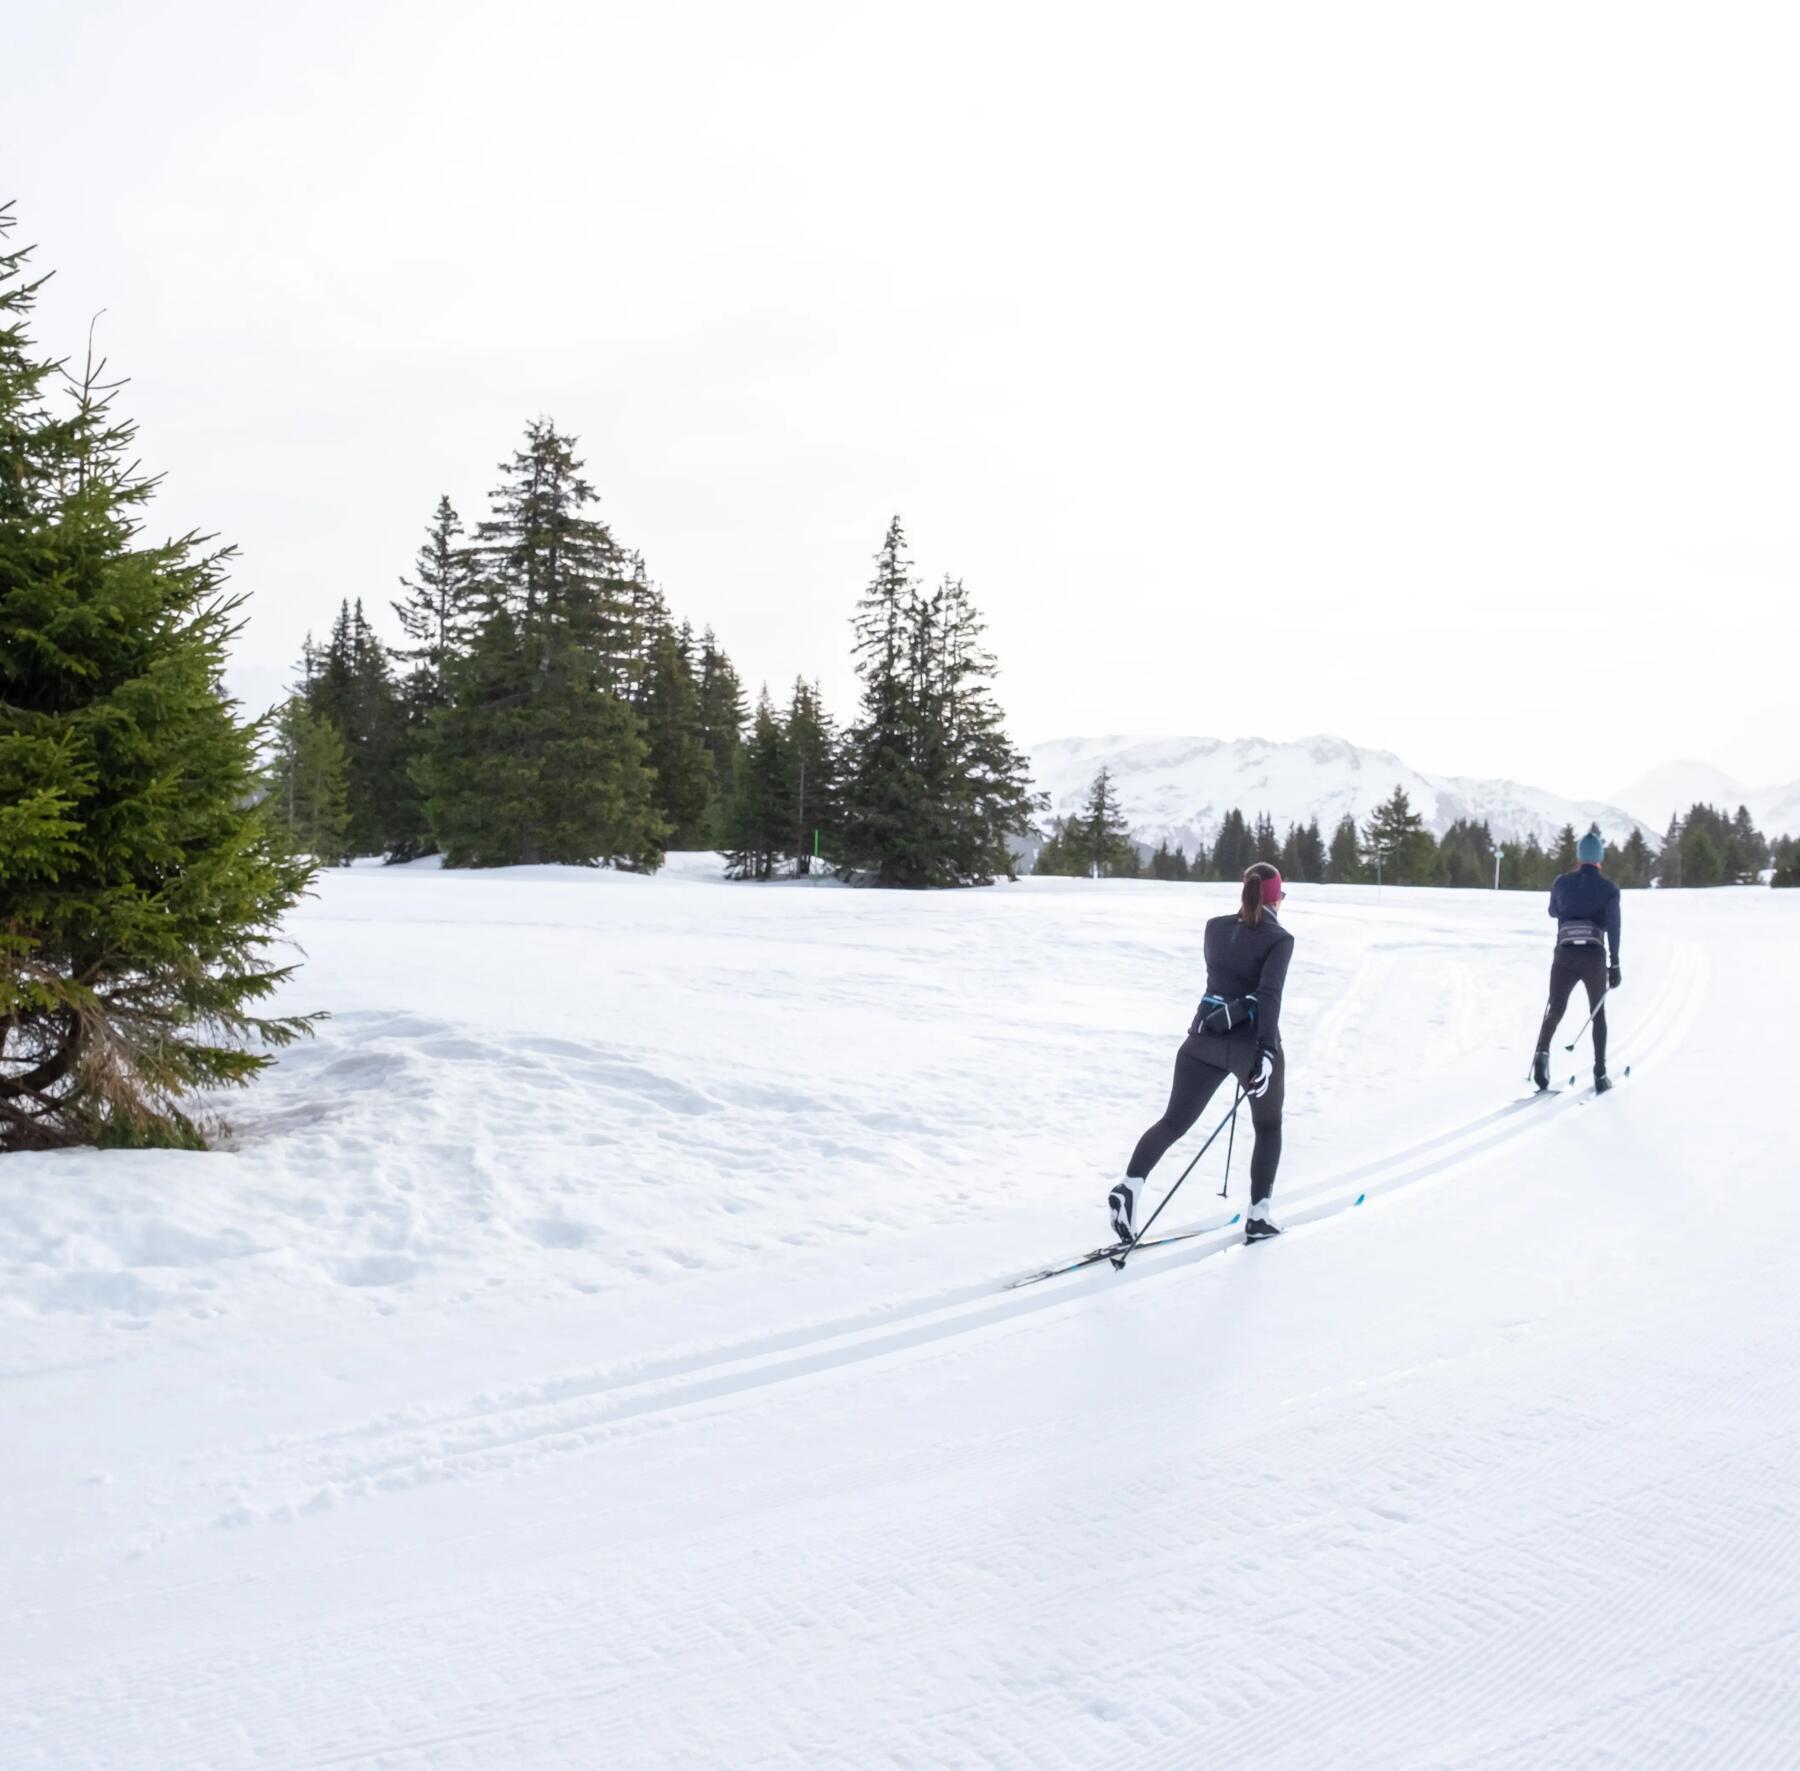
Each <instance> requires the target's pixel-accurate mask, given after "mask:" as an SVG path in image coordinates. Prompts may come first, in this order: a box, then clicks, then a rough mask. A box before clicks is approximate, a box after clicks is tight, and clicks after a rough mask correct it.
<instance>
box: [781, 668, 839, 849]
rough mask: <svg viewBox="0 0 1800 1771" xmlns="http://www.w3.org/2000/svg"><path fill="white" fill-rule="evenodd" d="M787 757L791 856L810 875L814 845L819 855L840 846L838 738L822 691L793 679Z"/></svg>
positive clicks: (788, 714) (789, 847)
mask: <svg viewBox="0 0 1800 1771" xmlns="http://www.w3.org/2000/svg"><path fill="white" fill-rule="evenodd" d="M785 735H786V738H787V755H788V775H789V781H788V804H789V805H790V806H791V807H792V808H793V814H792V819H791V822H790V825H789V829H790V832H791V842H790V843H789V845H787V846H788V852H789V853H790V854H792V855H793V856H794V860H795V872H797V873H810V872H811V871H812V862H813V850H814V844H815V843H816V844H817V846H818V849H819V852H820V853H821V854H823V853H824V851H825V850H827V849H830V848H835V847H836V837H837V829H836V821H837V816H838V795H839V789H840V785H841V783H840V781H839V773H840V762H841V758H840V753H839V744H838V736H837V732H836V729H835V727H834V725H833V723H832V719H831V715H830V714H828V713H827V712H826V711H825V706H824V702H823V701H822V700H821V698H820V695H819V691H818V687H817V685H815V684H812V683H808V682H807V681H806V680H805V679H804V678H803V677H796V678H795V679H794V690H793V694H792V696H791V697H790V698H789V700H788V710H787V719H786V722H785Z"/></svg>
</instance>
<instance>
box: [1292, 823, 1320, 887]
mask: <svg viewBox="0 0 1800 1771" xmlns="http://www.w3.org/2000/svg"><path fill="white" fill-rule="evenodd" d="M1296 848H1297V849H1298V854H1299V861H1300V871H1299V872H1298V873H1297V874H1296V875H1295V876H1294V877H1295V878H1296V879H1305V880H1311V881H1313V882H1314V883H1315V884H1317V883H1319V882H1321V881H1323V880H1324V878H1325V867H1326V860H1325V836H1324V833H1323V832H1322V831H1321V830H1320V829H1319V820H1318V819H1317V818H1313V819H1312V820H1310V821H1309V822H1308V823H1307V824H1306V825H1305V826H1304V827H1303V828H1302V829H1301V831H1300V834H1299V838H1298V841H1297V843H1296Z"/></svg>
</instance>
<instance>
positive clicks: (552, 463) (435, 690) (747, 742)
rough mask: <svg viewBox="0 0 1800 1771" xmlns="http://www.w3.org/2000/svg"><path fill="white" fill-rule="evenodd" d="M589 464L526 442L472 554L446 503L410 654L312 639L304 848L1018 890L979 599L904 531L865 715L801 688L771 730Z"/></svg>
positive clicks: (341, 621)
mask: <svg viewBox="0 0 1800 1771" xmlns="http://www.w3.org/2000/svg"><path fill="white" fill-rule="evenodd" d="M574 451H575V440H574V439H573V438H571V437H566V436H564V435H562V434H561V433H559V432H558V431H557V429H556V427H555V426H554V425H553V424H551V423H550V422H548V421H547V420H544V421H539V422H537V423H534V424H532V425H530V426H528V427H527V430H526V434H525V439H524V444H523V446H522V447H521V448H520V449H518V450H517V451H515V453H514V454H513V456H512V458H511V459H510V460H509V461H507V462H506V463H504V464H503V465H502V467H501V469H500V475H501V477H500V483H499V484H498V485H497V486H496V487H495V489H494V491H493V493H492V495H491V498H490V505H489V514H488V516H487V518H486V519H485V520H484V521H482V522H481V523H479V524H478V525H477V526H476V528H475V531H474V533H473V535H468V534H466V533H465V531H464V528H463V523H462V519H461V517H460V516H459V514H458V512H457V510H456V508H455V507H454V506H453V505H452V504H451V502H450V500H449V498H448V497H445V498H441V499H440V500H439V501H438V505H437V508H436V510H435V511H434V513H433V515H432V518H431V522H430V524H429V526H428V528H427V531H426V536H425V540H424V543H423V545H422V546H421V547H420V549H419V552H418V558H417V561H416V564H415V566H414V570H413V574H412V576H411V577H410V578H403V579H402V580H401V584H402V588H403V591H404V595H403V596H402V597H401V598H400V599H399V600H397V601H395V602H394V603H393V609H394V612H395V615H396V617H397V618H398V622H399V627H400V630H401V633H402V635H403V642H402V643H401V644H399V645H390V644H388V643H386V642H384V641H383V640H382V639H380V638H379V637H378V636H377V635H376V633H375V632H374V630H373V629H372V627H371V626H370V624H369V622H368V620H367V618H366V616H365V614H364V609H363V604H362V602H361V600H360V599H359V600H357V601H356V602H354V603H352V602H349V601H346V602H345V603H344V604H343V605H342V607H341V608H340V610H339V613H338V616H337V619H336V621H335V623H334V624H333V627H332V630H331V633H330V635H329V636H328V638H327V639H326V641H325V643H324V644H323V645H317V646H315V645H314V644H313V643H312V641H311V640H310V639H309V640H308V642H307V645H306V648H305V651H304V654H303V656H302V658H301V661H300V669H299V681H298V682H297V684H296V685H295V688H294V691H293V694H292V695H291V697H290V699H289V700H288V702H287V703H286V705H285V706H284V708H283V709H282V710H281V713H280V717H279V720H278V723H277V741H276V746H275V754H274V758H273V763H272V767H271V770H270V777H269V779H270V792H269V798H270V802H271V804H272V806H273V808H274V810H275V813H276V815H277V817H278V818H279V819H280V820H281V822H282V823H283V825H284V826H285V829H286V831H287V834H288V839H289V841H290V842H291V843H292V844H293V846H294V848H295V849H296V850H297V851H298V852H300V853H304V854H309V855H312V856H314V857H316V858H318V859H319V860H321V861H324V862H326V863H327V864H338V863H341V862H345V861H348V860H349V859H351V858H352V857H355V856H359V855H380V856H384V857H386V858H387V859H389V860H392V861H404V860H412V859H414V858H417V857H419V856H423V855H429V854H440V855H441V856H442V857H443V860H444V863H445V865H447V866H452V867H496V866H508V865H517V864H521V863H534V862H561V863H570V864H577V865H589V866H593V865H599V866H616V867H624V868H632V869H638V870H648V869H652V868H655V867H656V866H658V865H660V863H661V861H662V857H663V854H664V852H665V850H667V849H669V848H719V849H723V850H725V851H726V852H727V853H728V856H729V858H730V864H731V868H732V871H733V872H734V873H736V874H737V875H738V876H739V877H743V878H755V879H766V878H769V877H771V876H773V875H774V874H775V873H777V872H780V871H794V870H804V869H805V868H807V867H808V866H809V865H810V864H811V859H812V857H813V856H814V854H815V853H816V854H818V855H821V856H823V857H828V858H829V862H830V864H831V865H832V866H833V867H834V868H835V869H836V870H837V871H838V872H840V873H841V874H843V875H845V876H846V877H853V878H858V879H863V880H867V881H869V882H871V883H876V884H882V885H904V886H927V885H961V884H971V883H978V884H986V883H988V882H989V881H991V880H992V879H993V877H994V876H995V874H996V873H1001V872H1005V873H1010V872H1011V870H1012V863H1011V860H1010V854H1009V839H1010V838H1016V837H1020V836H1023V835H1024V834H1025V833H1026V832H1027V830H1028V829H1029V818H1030V814H1031V811H1032V809H1033V808H1032V802H1031V800H1030V797H1029V794H1028V791H1027V786H1026V776H1025V764H1024V759H1023V758H1022V757H1021V756H1020V755H1019V754H1018V752H1016V751H1015V750H1014V749H1013V748H1012V746H1011V744H1010V743H1009V741H1008V740H1007V737H1006V735H1005V732H1004V730H1003V729H1002V725H1001V719H1000V714H999V710H998V708H997V706H996V704H995V702H994V699H993V694H992V689H991V683H992V678H993V675H994V661H993V659H992V658H991V657H990V656H989V654H988V653H987V652H986V651H985V650H984V648H983V647H982V644H981V632H982V627H981V621H980V617H979V616H978V614H977V613H976V611H975V608H974V606H973V604H972V603H971V601H970V599H969V597H968V594H967V593H966V591H965V590H964V589H963V586H962V585H961V583H960V582H957V581H955V580H953V579H948V578H946V579H945V580H944V582H943V583H942V585H941V586H940V587H939V588H938V589H937V590H935V591H932V592H930V593H929V594H927V593H925V592H924V591H922V590H921V588H920V586H919V584H918V583H917V581H916V580H915V579H914V577H913V575H912V571H911V566H910V562H909V561H908V560H907V558H906V555H905V536H904V533H903V531H902V529H901V525H900V521H899V519H898V518H895V519H894V521H893V523H892V524H891V525H890V526H889V529H888V534H887V537H886V540H885V541H884V543H883V546H882V549H881V552H880V554H879V555H878V556H877V565H876V575H875V578H874V580H873V582H872V583H871V584H870V586H869V588H868V590H867V591H866V593H865V594H864V596H863V598H862V601H861V603H860V604H859V606H858V609H857V611H856V615H855V618H854V623H853V628H854V638H855V652H856V661H857V670H858V674H859V676H860V677H861V680H862V685H863V695H862V705H861V708H860V711H859V717H858V719H857V720H856V721H855V722H853V723H852V724H851V725H850V726H849V727H848V728H847V729H846V730H844V731H843V732H842V733H841V734H840V733H839V732H838V731H837V729H836V728H835V727H834V725H833V723H832V721H831V719H830V717H829V715H828V714H827V713H826V712H825V710H824V708H823V706H822V704H821V701H820V698H819V694H818V691H817V689H816V688H815V687H813V686H812V685H810V684H808V683H807V682H806V681H804V680H796V682H795V683H794V686H793V689H792V691H791V693H790V694H789V696H788V699H787V703H786V706H785V707H784V708H780V709H778V708H777V706H776V704H775V703H774V701H773V700H772V699H771V697H770V696H769V693H768V691H767V689H766V688H765V689H764V691H763V692H762V695H761V697H760V699H759V703H758V706H757V709H756V713H755V716H754V719H751V718H750V716H749V714H748V710H747V708H746V705H745V695H744V688H743V684H742V682H741V680H740V678H739V676H738V673H737V670H736V669H735V667H734V666H733V664H732V662H731V659H730V658H729V657H728V656H727V655H726V653H725V651H724V649H723V648H722V647H721V646H720V644H719V643H718V640H717V638H716V637H715V635H714V634H713V632H712V630H711V629H710V628H707V629H704V630H703V631H701V632H700V633H699V634H698V635H696V633H695V631H694V629H693V627H692V625H691V624H690V623H689V622H686V621H679V622H678V621H677V620H676V619H675V618H674V616H673V614H672V613H671V611H670V609H669V606H668V603H667V601H666V600H665V598H664V596H663V594H662V592H661V590H660V589H658V587H657V586H656V585H655V584H654V583H653V582H652V581H651V579H650V577H649V574H648V572H647V570H646V568H645V565H644V561H643V558H642V556H641V555H639V554H637V553H634V552H631V551H629V550H627V549H626V548H625V547H623V546H622V545H621V544H620V543H619V542H618V541H617V540H615V538H614V537H613V535H612V533H611V531H610V530H609V529H608V527H607V526H606V525H605V524H604V523H603V522H601V521H600V520H599V518H598V517H597V516H596V515H594V514H593V507H594V505H595V503H596V495H595V492H594V489H593V487H592V486H591V485H590V484H589V483H588V482H587V481H586V480H585V479H584V478H583V477H582V471H581V470H582V463H581V462H580V461H579V460H578V459H577V458H576V456H575V452H574Z"/></svg>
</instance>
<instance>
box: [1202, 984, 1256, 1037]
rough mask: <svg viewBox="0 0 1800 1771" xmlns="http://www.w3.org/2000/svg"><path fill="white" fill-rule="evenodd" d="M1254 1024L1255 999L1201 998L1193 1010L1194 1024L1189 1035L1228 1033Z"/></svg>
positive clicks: (1243, 997)
mask: <svg viewBox="0 0 1800 1771" xmlns="http://www.w3.org/2000/svg"><path fill="white" fill-rule="evenodd" d="M1255 1024H1256V997H1255V995H1254V994H1251V995H1249V996H1203V997H1201V998H1200V1006H1199V1007H1198V1008H1197V1009H1195V1010H1194V1024H1193V1025H1192V1026H1191V1027H1190V1028H1188V1032H1189V1033H1230V1032H1232V1031H1233V1030H1234V1029H1236V1028H1239V1027H1250V1026H1254V1025H1255Z"/></svg>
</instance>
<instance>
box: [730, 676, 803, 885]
mask: <svg viewBox="0 0 1800 1771" xmlns="http://www.w3.org/2000/svg"><path fill="white" fill-rule="evenodd" d="M790 760H791V759H790V756H789V751H788V743H787V734H786V733H785V732H783V731H782V729H781V721H780V719H779V718H778V717H777V715H776V712H775V706H774V703H773V702H771V701H770V699H769V691H768V690H767V689H766V688H765V689H764V690H763V692H762V694H761V695H760V696H759V697H758V698H757V703H756V719H755V722H754V723H753V724H752V726H751V729H750V739H749V742H748V743H747V744H745V746H744V752H743V756H742V758H741V759H740V762H739V766H738V769H737V785H736V788H735V791H734V792H733V795H732V799H731V803H730V805H729V806H728V807H727V809H726V813H725V838H724V847H725V852H726V871H727V873H729V874H730V876H731V877H732V878H733V879H771V878H773V877H774V874H775V869H776V866H777V864H778V863H779V861H780V858H781V857H782V855H784V854H785V853H787V851H788V849H789V846H790V844H791V843H792V840H793V829H794V826H793V806H792V804H791V802H790V799H789V775H790V768H789V764H790Z"/></svg>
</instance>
